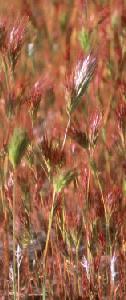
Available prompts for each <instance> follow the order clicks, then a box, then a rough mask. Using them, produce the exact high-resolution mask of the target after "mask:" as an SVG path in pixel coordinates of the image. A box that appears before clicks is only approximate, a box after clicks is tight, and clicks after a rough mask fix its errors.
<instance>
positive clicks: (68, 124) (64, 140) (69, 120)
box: [61, 115, 71, 151]
mask: <svg viewBox="0 0 126 300" xmlns="http://www.w3.org/2000/svg"><path fill="white" fill-rule="evenodd" d="M70 122H71V117H70V115H69V118H68V122H67V126H66V129H65V135H64V139H63V143H62V147H61V151H63V149H64V146H65V143H66V138H67V133H68V129H69V127H70Z"/></svg>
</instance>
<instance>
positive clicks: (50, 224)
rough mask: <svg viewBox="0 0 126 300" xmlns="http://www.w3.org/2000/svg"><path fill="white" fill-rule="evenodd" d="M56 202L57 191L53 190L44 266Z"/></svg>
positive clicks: (44, 260)
mask: <svg viewBox="0 0 126 300" xmlns="http://www.w3.org/2000/svg"><path fill="white" fill-rule="evenodd" d="M54 203H55V191H54V192H53V200H52V208H51V211H50V216H49V224H48V232H47V238H46V245H45V249H44V255H43V265H44V267H45V262H46V256H47V251H48V245H49V239H50V232H51V227H52V222H53V212H54Z"/></svg>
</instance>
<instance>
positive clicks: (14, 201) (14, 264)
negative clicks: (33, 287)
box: [13, 170, 17, 300]
mask: <svg viewBox="0 0 126 300" xmlns="http://www.w3.org/2000/svg"><path fill="white" fill-rule="evenodd" d="M16 185H17V173H16V170H14V186H13V295H14V300H16V255H15V254H16V232H15V217H16Z"/></svg>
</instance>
